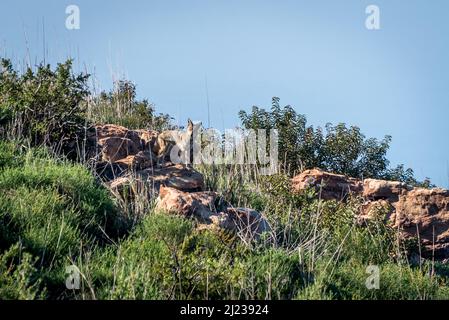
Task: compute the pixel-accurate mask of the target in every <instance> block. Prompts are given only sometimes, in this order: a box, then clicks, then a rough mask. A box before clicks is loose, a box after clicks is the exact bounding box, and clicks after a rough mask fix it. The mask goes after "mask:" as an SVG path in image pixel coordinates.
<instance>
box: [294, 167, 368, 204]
mask: <svg viewBox="0 0 449 320" xmlns="http://www.w3.org/2000/svg"><path fill="white" fill-rule="evenodd" d="M309 187H313V188H315V189H316V191H317V192H318V195H319V196H320V197H321V199H323V200H332V199H335V200H343V199H345V198H346V197H347V196H348V195H350V194H359V193H360V192H361V191H362V189H363V186H362V183H361V182H360V181H358V180H356V179H353V178H348V177H346V176H344V175H340V174H334V173H329V172H324V171H321V170H318V169H312V170H306V171H304V172H302V173H301V174H299V175H297V176H296V177H294V178H293V179H292V188H293V192H301V191H302V190H305V189H307V188H309Z"/></svg>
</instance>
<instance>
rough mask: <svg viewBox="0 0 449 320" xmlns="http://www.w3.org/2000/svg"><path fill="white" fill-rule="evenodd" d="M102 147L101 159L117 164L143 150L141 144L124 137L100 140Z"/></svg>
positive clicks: (99, 143)
mask: <svg viewBox="0 0 449 320" xmlns="http://www.w3.org/2000/svg"><path fill="white" fill-rule="evenodd" d="M98 145H99V146H100V147H101V159H102V161H107V162H116V161H117V160H120V159H124V158H126V157H128V156H130V155H135V154H137V153H138V152H139V151H141V150H142V147H141V145H140V141H139V143H136V142H135V141H133V140H131V139H128V138H122V137H108V138H103V139H100V140H98Z"/></svg>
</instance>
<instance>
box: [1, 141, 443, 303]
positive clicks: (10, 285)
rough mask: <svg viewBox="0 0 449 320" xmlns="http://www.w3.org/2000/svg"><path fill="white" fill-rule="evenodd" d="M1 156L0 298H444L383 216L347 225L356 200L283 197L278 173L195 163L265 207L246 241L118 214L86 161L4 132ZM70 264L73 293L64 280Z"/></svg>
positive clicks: (435, 277) (162, 219)
mask: <svg viewBox="0 0 449 320" xmlns="http://www.w3.org/2000/svg"><path fill="white" fill-rule="evenodd" d="M0 165H1V169H0V170H1V171H0V189H1V190H0V220H1V223H0V248H1V251H2V254H1V257H0V298H2V299H35V298H42V299H91V298H96V299H119V298H120V299H207V298H209V299H243V298H245V299H429V298H449V291H448V289H447V287H446V284H447V281H448V280H449V278H448V277H447V274H448V271H449V270H447V269H446V268H445V267H444V266H443V265H440V264H433V265H432V263H431V262H422V263H415V264H414V265H412V263H411V262H410V261H408V260H407V255H406V254H405V253H406V252H405V249H406V248H405V247H397V241H396V236H395V234H394V232H392V231H391V230H388V229H387V228H386V227H385V226H384V225H383V223H381V222H379V223H373V224H372V225H370V226H368V227H360V226H358V225H357V224H356V223H355V219H354V215H355V213H356V209H357V204H356V203H349V204H341V203H336V202H328V203H322V202H319V201H317V200H313V199H314V198H313V197H312V196H313V195H312V194H309V195H302V196H297V195H291V194H289V193H288V192H287V191H286V190H285V177H282V176H276V177H270V178H266V179H258V180H259V181H258V182H257V183H256V182H255V181H252V182H251V181H250V180H251V179H250V176H251V175H250V174H249V173H241V174H237V173H236V171H232V169H222V170H230V171H229V172H224V171H223V172H220V174H217V172H211V169H210V168H208V169H206V168H203V172H204V174H205V175H206V177H207V181H208V185H209V187H214V188H217V189H218V190H220V189H221V190H222V191H224V190H226V192H225V193H224V194H225V195H226V197H228V198H229V199H231V200H233V201H236V202H238V203H236V204H245V205H249V206H252V207H254V208H257V209H259V210H263V211H264V212H266V213H267V216H268V218H269V221H270V223H271V225H273V226H274V230H273V233H272V234H269V235H266V237H265V238H264V239H262V240H261V241H260V242H258V243H250V244H247V243H244V242H242V241H241V240H240V239H239V238H238V237H235V236H233V235H231V234H226V233H220V232H214V231H205V230H203V231H199V230H197V229H196V228H195V223H194V222H193V221H191V220H189V219H186V218H182V217H176V216H168V215H165V214H162V213H157V212H154V210H150V211H148V212H147V214H146V215H145V216H143V217H141V218H140V219H139V220H137V221H136V220H135V219H131V218H130V217H127V216H124V215H123V214H121V210H120V207H119V206H118V205H117V204H116V203H115V200H114V198H113V197H112V196H111V194H110V193H109V191H108V190H107V189H106V188H105V187H103V186H101V185H100V184H99V183H98V182H96V181H95V179H94V177H93V176H92V175H91V173H90V172H89V171H88V170H87V169H86V168H84V167H83V166H81V165H78V164H73V163H70V162H68V161H66V160H61V159H56V158H55V157H54V156H51V155H50V154H48V152H46V151H45V150H44V149H36V148H31V149H29V148H26V147H23V146H20V145H19V144H16V143H14V142H4V141H3V142H1V143H0ZM231 171H232V172H231ZM212 177H218V178H215V180H214V179H213V178H212ZM283 179H284V180H283ZM236 181H239V183H236ZM279 181H282V183H279ZM262 190H268V191H262ZM280 198H281V199H282V201H279V200H280ZM70 265H76V266H77V267H78V268H79V270H80V271H81V275H82V276H81V289H80V290H68V289H66V287H65V282H66V278H67V276H68V275H67V274H66V273H65V271H66V267H67V266H70ZM369 265H377V266H379V268H380V271H381V277H380V279H381V280H380V289H379V290H368V289H367V288H366V286H365V281H366V279H367V277H368V276H369V274H367V273H366V268H367V266H369ZM432 269H433V270H434V272H433V273H432V272H431V271H432Z"/></svg>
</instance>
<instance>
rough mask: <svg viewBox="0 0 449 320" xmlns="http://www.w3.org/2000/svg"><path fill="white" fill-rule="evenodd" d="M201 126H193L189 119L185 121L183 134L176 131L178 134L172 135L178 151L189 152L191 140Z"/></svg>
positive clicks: (197, 124) (199, 123) (200, 124)
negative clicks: (185, 128)
mask: <svg viewBox="0 0 449 320" xmlns="http://www.w3.org/2000/svg"><path fill="white" fill-rule="evenodd" d="M201 126H202V123H201V122H198V123H196V124H194V123H193V122H192V120H190V119H189V120H188V121H187V130H186V131H185V132H182V131H178V134H175V135H173V138H174V140H175V141H174V142H175V145H176V146H177V147H178V148H179V151H181V152H185V151H187V150H189V147H190V142H191V138H192V137H196V136H197V135H198V133H199V130H200V129H201Z"/></svg>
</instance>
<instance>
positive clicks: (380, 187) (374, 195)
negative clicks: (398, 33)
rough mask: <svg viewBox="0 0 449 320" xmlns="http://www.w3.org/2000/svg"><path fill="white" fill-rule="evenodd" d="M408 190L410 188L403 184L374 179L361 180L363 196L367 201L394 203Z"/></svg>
mask: <svg viewBox="0 0 449 320" xmlns="http://www.w3.org/2000/svg"><path fill="white" fill-rule="evenodd" d="M409 190H410V187H408V186H407V184H405V183H403V182H398V181H385V180H376V179H365V180H363V196H364V197H365V198H367V199H372V200H378V199H389V200H391V201H396V200H397V199H398V197H399V196H400V195H401V194H405V193H407V191H409Z"/></svg>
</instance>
